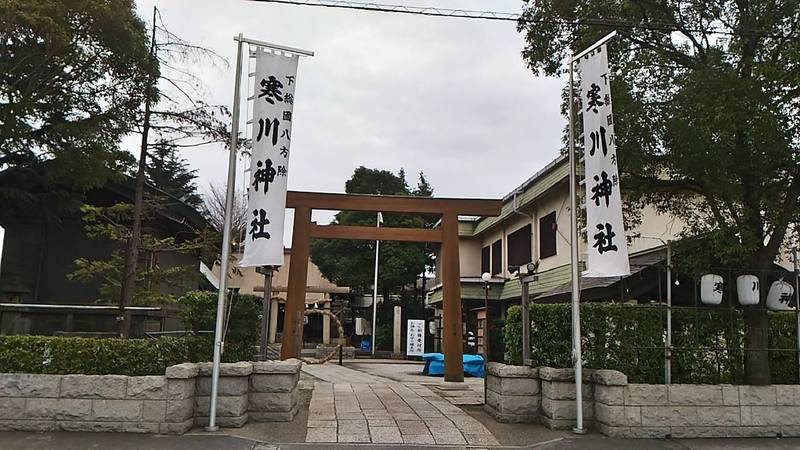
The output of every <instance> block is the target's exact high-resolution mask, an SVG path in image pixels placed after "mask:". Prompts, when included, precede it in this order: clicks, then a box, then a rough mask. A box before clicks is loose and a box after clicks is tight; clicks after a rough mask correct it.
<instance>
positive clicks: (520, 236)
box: [508, 225, 532, 266]
mask: <svg viewBox="0 0 800 450" xmlns="http://www.w3.org/2000/svg"><path fill="white" fill-rule="evenodd" d="M531 259H532V258H531V226H530V225H526V226H524V227H522V228H520V229H519V230H517V231H515V232H513V233H511V234H509V235H508V265H509V266H523V265H525V264H528V263H529V262H531Z"/></svg>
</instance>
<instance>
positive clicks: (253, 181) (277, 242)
mask: <svg viewBox="0 0 800 450" xmlns="http://www.w3.org/2000/svg"><path fill="white" fill-rule="evenodd" d="M298 58H299V57H298V56H297V55H291V56H284V55H282V54H278V53H272V52H269V51H266V50H264V49H259V50H258V51H257V52H256V70H255V83H253V87H254V89H253V91H254V92H253V96H252V100H253V119H252V124H253V127H252V130H253V132H252V147H253V148H252V157H251V161H250V184H249V185H248V193H247V211H248V214H247V234H246V236H245V241H244V257H243V258H242V261H241V262H240V264H239V265H240V266H242V267H250V266H281V265H283V223H284V216H285V211H286V183H287V179H288V178H289V147H290V144H291V140H292V120H293V117H292V112H293V110H294V108H293V106H294V91H295V86H296V83H295V81H296V77H297V61H298Z"/></svg>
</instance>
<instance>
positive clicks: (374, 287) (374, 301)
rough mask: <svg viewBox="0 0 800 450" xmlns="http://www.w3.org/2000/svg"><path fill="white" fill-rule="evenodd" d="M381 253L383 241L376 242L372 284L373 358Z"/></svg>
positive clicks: (373, 352) (379, 221)
mask: <svg viewBox="0 0 800 450" xmlns="http://www.w3.org/2000/svg"><path fill="white" fill-rule="evenodd" d="M376 221H377V224H376V225H375V226H376V227H377V228H380V227H381V222H383V217H382V216H381V213H378V215H377V216H376ZM380 252H381V241H380V240H375V278H374V281H373V284H372V356H375V325H376V324H377V320H378V255H379V254H380Z"/></svg>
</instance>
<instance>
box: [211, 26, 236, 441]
mask: <svg viewBox="0 0 800 450" xmlns="http://www.w3.org/2000/svg"><path fill="white" fill-rule="evenodd" d="M237 41H238V43H237V45H236V80H235V82H234V88H233V117H232V123H231V144H230V146H231V148H230V155H229V157H228V185H227V188H226V191H225V220H224V222H223V225H222V261H220V264H219V296H218V297H217V323H216V326H215V327H214V361H213V363H212V368H211V402H210V405H209V409H208V426H207V427H206V431H217V430H218V429H219V427H218V426H217V392H218V389H219V362H220V358H221V356H222V345H223V342H222V320H223V318H224V317H225V295H226V294H227V284H228V283H227V282H228V259H229V258H230V254H231V249H230V248H231V215H232V214H231V212H232V210H233V196H234V194H235V191H236V147H238V146H239V91H240V89H241V82H242V80H241V78H242V44H243V43H244V42H243V39H242V34H241V33H239V38H238V39H237Z"/></svg>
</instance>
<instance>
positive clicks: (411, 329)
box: [406, 319, 425, 356]
mask: <svg viewBox="0 0 800 450" xmlns="http://www.w3.org/2000/svg"><path fill="white" fill-rule="evenodd" d="M423 353H425V321H424V320H417V319H409V320H408V322H407V324H406V355H407V356H422V354H423Z"/></svg>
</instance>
